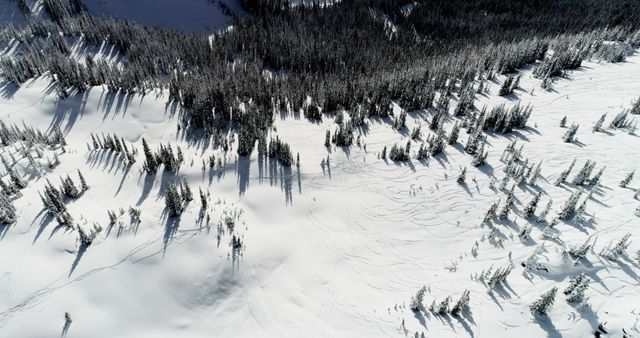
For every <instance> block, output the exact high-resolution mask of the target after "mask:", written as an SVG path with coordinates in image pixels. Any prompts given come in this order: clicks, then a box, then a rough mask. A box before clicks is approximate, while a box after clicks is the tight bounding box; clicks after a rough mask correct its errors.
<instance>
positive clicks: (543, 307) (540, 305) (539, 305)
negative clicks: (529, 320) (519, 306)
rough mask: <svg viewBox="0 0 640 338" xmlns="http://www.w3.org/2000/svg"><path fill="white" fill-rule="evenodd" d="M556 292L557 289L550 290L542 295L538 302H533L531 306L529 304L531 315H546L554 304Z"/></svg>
mask: <svg viewBox="0 0 640 338" xmlns="http://www.w3.org/2000/svg"><path fill="white" fill-rule="evenodd" d="M557 292H558V288H557V287H554V288H552V289H551V290H549V291H547V292H545V293H543V294H542V295H541V296H540V298H539V299H538V300H536V301H535V302H533V304H531V306H529V309H530V310H531V314H533V315H534V316H535V317H538V316H544V315H546V314H547V313H548V312H549V309H551V307H552V306H553V303H554V302H555V299H556V293H557Z"/></svg>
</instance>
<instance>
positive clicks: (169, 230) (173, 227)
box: [162, 210, 180, 256]
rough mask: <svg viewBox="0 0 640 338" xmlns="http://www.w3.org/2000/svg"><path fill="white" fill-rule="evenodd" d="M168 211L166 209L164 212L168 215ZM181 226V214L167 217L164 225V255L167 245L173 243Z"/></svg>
mask: <svg viewBox="0 0 640 338" xmlns="http://www.w3.org/2000/svg"><path fill="white" fill-rule="evenodd" d="M166 213H167V211H166V210H165V211H164V212H163V214H165V215H166ZM179 227H180V216H177V217H167V220H166V222H165V225H164V236H163V248H162V255H163V256H164V255H165V253H166V252H167V247H169V244H171V241H172V240H173V237H174V236H175V234H176V232H178V228H179Z"/></svg>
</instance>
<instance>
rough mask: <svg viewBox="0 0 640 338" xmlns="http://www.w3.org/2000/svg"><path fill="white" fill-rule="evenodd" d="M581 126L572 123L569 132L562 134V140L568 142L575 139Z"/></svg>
mask: <svg viewBox="0 0 640 338" xmlns="http://www.w3.org/2000/svg"><path fill="white" fill-rule="evenodd" d="M579 127H580V125H578V124H575V123H574V124H572V125H571V127H569V130H567V132H566V133H564V135H563V136H562V140H563V141H564V142H566V143H572V142H573V141H574V140H575V136H576V133H577V132H578V128H579Z"/></svg>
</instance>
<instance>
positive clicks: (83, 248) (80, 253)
mask: <svg viewBox="0 0 640 338" xmlns="http://www.w3.org/2000/svg"><path fill="white" fill-rule="evenodd" d="M88 247H89V246H88V245H86V244H84V243H82V242H81V243H80V246H79V247H78V253H77V254H76V258H75V259H74V260H73V263H72V264H71V270H69V277H71V274H73V271H75V270H76V268H77V267H78V264H79V263H80V259H82V256H84V253H85V252H86V251H87V248H88Z"/></svg>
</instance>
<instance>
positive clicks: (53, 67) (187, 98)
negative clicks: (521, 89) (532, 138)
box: [0, 0, 640, 154]
mask: <svg viewBox="0 0 640 338" xmlns="http://www.w3.org/2000/svg"><path fill="white" fill-rule="evenodd" d="M43 3H44V10H45V11H46V12H47V14H48V16H49V17H50V19H51V20H37V21H36V20H34V21H32V22H31V23H30V24H28V25H27V26H25V27H19V28H9V29H6V30H5V31H3V32H2V33H1V35H0V39H1V40H3V41H5V42H7V43H9V42H10V41H14V43H17V44H18V48H16V52H15V55H12V56H11V57H10V58H9V57H4V58H3V59H2V60H0V72H1V74H0V75H2V77H4V79H5V80H8V81H11V82H13V83H15V84H17V85H19V84H20V83H23V82H24V81H26V80H27V79H29V78H33V77H37V76H40V75H43V74H48V75H50V76H51V78H52V80H54V81H55V82H56V83H57V84H58V90H59V93H60V95H61V96H63V97H66V96H67V95H69V93H70V92H71V91H83V90H85V89H86V88H87V87H88V86H96V85H106V86H107V87H108V88H109V90H111V91H122V92H145V91H148V90H151V89H155V88H164V89H168V92H169V94H170V98H171V100H173V101H175V102H178V103H180V104H181V106H182V107H183V108H184V110H185V111H186V112H187V115H186V119H185V121H186V122H187V124H189V125H190V126H191V127H195V128H202V129H204V130H205V131H206V132H207V133H213V132H214V131H215V130H217V129H220V128H225V127H228V126H229V125H230V122H231V126H232V127H233V128H237V129H238V130H239V135H241V136H242V137H243V139H244V138H248V139H247V140H243V142H244V143H245V144H247V145H248V146H245V147H243V149H242V152H243V154H248V153H251V151H252V148H253V144H255V141H257V140H258V139H260V138H261V137H265V136H264V131H265V130H266V128H267V126H268V125H269V124H270V122H271V120H272V118H273V114H274V112H276V111H278V110H283V109H284V110H296V111H303V112H304V115H305V116H306V117H307V118H309V119H321V118H322V116H323V113H327V112H335V111H340V110H345V111H346V112H348V113H349V114H350V116H352V119H353V117H356V118H355V120H358V119H359V118H358V117H362V116H366V117H369V118H375V117H382V118H384V117H386V116H388V115H389V112H390V109H389V106H390V103H391V102H395V103H397V104H398V105H400V106H401V107H402V108H403V109H405V110H407V111H413V110H418V109H429V108H431V107H432V106H434V103H436V102H435V101H442V100H443V99H442V97H444V98H445V99H446V98H449V97H452V95H455V94H457V95H458V97H459V98H460V99H459V100H458V101H459V103H458V106H457V107H455V108H454V110H455V114H456V115H457V116H464V115H465V114H466V113H467V112H468V111H471V110H473V109H474V107H473V97H474V95H475V92H476V91H477V89H474V85H477V83H478V82H479V83H482V81H486V80H491V79H493V78H494V76H495V75H496V74H511V73H514V72H516V70H517V68H518V67H521V66H522V65H524V64H528V63H534V62H536V61H537V60H538V65H537V69H536V70H535V71H534V75H535V76H537V77H539V78H541V79H543V85H548V83H549V79H550V78H552V77H554V76H558V75H561V74H562V71H563V70H565V69H572V68H576V67H578V66H580V62H581V61H582V60H584V59H587V58H598V59H603V60H606V61H620V60H622V59H624V55H621V54H620V51H619V50H616V49H614V48H611V46H612V45H611V44H607V43H603V42H604V41H609V40H614V41H625V42H627V43H629V44H630V45H632V46H638V45H640V33H639V32H638V28H639V27H638V26H639V23H640V2H638V1H634V0H613V1H607V2H603V1H597V0H535V1H530V0H516V1H499V0H479V1H462V0H459V1H448V0H435V1H409V0H359V1H342V2H338V3H333V2H332V1H315V2H307V5H305V6H301V5H298V6H291V5H289V2H288V1H286V0H241V1H240V3H241V5H242V6H243V7H244V8H245V10H246V11H247V12H248V13H249V14H248V15H247V16H245V17H242V18H237V17H236V20H235V23H234V26H233V27H232V29H227V30H223V31H220V32H218V33H216V34H214V35H213V36H211V37H210V36H207V35H204V34H201V35H198V34H193V33H185V32H179V31H171V30H167V29H163V28H156V27H149V26H143V25H140V24H136V23H132V22H125V21H117V20H111V19H103V18H95V17H92V16H90V15H89V14H88V13H87V12H86V10H85V8H84V6H83V4H82V1H81V0H45V1H44V2H43ZM60 33H62V34H60ZM69 37H71V38H74V37H75V38H78V37H82V39H83V40H84V42H85V43H87V44H93V45H100V44H102V43H103V42H106V43H108V44H111V45H113V46H115V47H116V48H117V50H118V51H119V52H120V54H121V55H122V57H123V58H122V62H118V63H109V62H106V61H103V60H97V61H95V60H93V59H91V58H87V59H86V60H74V59H73V58H70V57H68V55H69V50H70V47H69V44H70V43H71V41H72V40H69V39H68V38H69ZM549 50H553V51H554V53H553V54H548V53H547V52H548V51H549ZM509 79H511V80H509V81H510V82H511V81H514V80H515V77H513V78H512V77H509ZM506 87H507V88H506V92H504V94H508V93H509V89H511V90H512V89H513V88H512V87H513V86H512V85H510V84H509V85H508V86H506ZM510 87H511V88H510ZM447 107H448V106H447ZM447 109H448V108H447ZM247 115H250V116H247Z"/></svg>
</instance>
